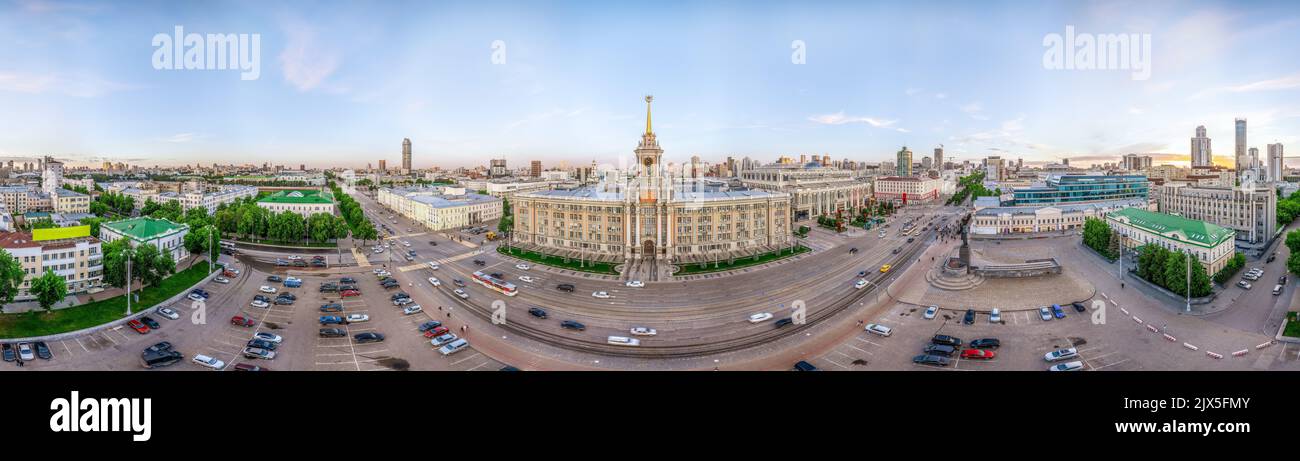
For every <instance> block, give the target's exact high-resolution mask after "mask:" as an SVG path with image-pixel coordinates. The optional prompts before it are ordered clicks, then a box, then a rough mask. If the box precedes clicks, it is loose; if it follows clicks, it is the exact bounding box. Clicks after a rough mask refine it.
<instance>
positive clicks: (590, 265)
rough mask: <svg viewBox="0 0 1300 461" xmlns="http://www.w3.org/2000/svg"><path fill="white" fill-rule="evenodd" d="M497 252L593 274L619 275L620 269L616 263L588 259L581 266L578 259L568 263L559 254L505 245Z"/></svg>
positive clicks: (498, 248)
mask: <svg viewBox="0 0 1300 461" xmlns="http://www.w3.org/2000/svg"><path fill="white" fill-rule="evenodd" d="M497 253H501V254H506V255H510V256H513V257H516V258H519V259H523V260H526V261H532V262H535V263H537V264H542V265H546V266H551V267H558V268H561V269H569V270H575V271H579V272H591V273H593V274H605V275H618V271H615V270H614V265H613V264H610V263H602V262H591V261H586V262H584V263H582V265H581V266H579V263H578V260H576V259H570V260H569V262H567V263H566V262H564V258H561V257H558V256H552V255H548V254H542V253H538V252H535V251H525V250H521V249H519V248H510V249H509V250H507V249H506V247H504V246H499V247H497Z"/></svg>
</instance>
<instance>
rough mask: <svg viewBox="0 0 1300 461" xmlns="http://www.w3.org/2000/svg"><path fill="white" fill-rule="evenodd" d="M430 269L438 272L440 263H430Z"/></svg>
mask: <svg viewBox="0 0 1300 461" xmlns="http://www.w3.org/2000/svg"><path fill="white" fill-rule="evenodd" d="M429 268H430V269H433V270H435V271H436V270H438V263H435V262H430V263H429Z"/></svg>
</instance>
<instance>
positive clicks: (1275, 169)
mask: <svg viewBox="0 0 1300 461" xmlns="http://www.w3.org/2000/svg"><path fill="white" fill-rule="evenodd" d="M1285 175H1286V161H1285V160H1284V157H1283V156H1282V143H1280V142H1279V143H1274V144H1269V145H1268V180H1269V181H1281V180H1282V177H1283V176H1285Z"/></svg>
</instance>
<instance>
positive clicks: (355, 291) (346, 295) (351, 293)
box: [340, 290, 361, 298]
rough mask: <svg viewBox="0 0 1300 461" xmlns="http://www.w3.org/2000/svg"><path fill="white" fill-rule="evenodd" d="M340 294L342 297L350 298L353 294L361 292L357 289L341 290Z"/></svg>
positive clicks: (357, 294) (358, 294)
mask: <svg viewBox="0 0 1300 461" xmlns="http://www.w3.org/2000/svg"><path fill="white" fill-rule="evenodd" d="M340 295H342V296H343V297H344V298H351V297H353V296H361V292H360V291H357V290H343V293H340Z"/></svg>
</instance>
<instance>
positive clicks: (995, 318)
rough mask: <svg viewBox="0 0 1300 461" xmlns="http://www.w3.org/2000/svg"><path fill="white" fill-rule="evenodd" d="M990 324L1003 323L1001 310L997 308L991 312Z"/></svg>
mask: <svg viewBox="0 0 1300 461" xmlns="http://www.w3.org/2000/svg"><path fill="white" fill-rule="evenodd" d="M989 323H1002V310H1001V309H998V308H996V307H995V308H993V310H992V311H989Z"/></svg>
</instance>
